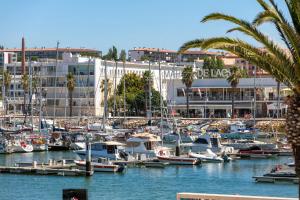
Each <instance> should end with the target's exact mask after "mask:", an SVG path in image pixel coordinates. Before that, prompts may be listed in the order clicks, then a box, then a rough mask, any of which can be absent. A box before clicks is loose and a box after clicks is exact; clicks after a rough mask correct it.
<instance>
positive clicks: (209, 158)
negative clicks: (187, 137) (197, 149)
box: [188, 149, 224, 162]
mask: <svg viewBox="0 0 300 200" xmlns="http://www.w3.org/2000/svg"><path fill="white" fill-rule="evenodd" d="M188 155H189V157H190V158H198V159H200V160H201V161H202V162H224V160H223V158H221V157H220V156H217V155H216V154H215V153H214V152H212V151H211V150H210V149H207V150H206V153H205V154H201V153H193V152H190V153H189V154H188Z"/></svg>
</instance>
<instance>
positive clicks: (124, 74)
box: [123, 61, 126, 122]
mask: <svg viewBox="0 0 300 200" xmlns="http://www.w3.org/2000/svg"><path fill="white" fill-rule="evenodd" d="M125 62H126V61H123V85H124V87H123V90H124V91H123V95H124V96H123V98H124V100H123V101H124V122H125V120H126V80H125V78H126V72H125Z"/></svg>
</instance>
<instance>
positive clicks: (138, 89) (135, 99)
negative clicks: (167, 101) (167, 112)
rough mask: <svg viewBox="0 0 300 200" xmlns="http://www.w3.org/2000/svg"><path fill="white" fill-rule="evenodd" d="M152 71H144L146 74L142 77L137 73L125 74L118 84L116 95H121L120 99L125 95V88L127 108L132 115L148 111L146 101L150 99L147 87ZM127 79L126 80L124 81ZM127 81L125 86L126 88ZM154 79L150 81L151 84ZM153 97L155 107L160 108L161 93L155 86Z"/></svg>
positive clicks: (152, 89) (152, 90)
mask: <svg viewBox="0 0 300 200" xmlns="http://www.w3.org/2000/svg"><path fill="white" fill-rule="evenodd" d="M149 75H150V73H149V71H148V72H147V71H146V72H145V73H144V76H142V77H140V76H138V75H137V74H135V73H128V74H125V75H123V77H122V78H121V80H120V82H119V84H118V86H117V93H116V95H118V96H119V99H123V100H124V97H123V98H121V97H122V96H124V89H125V103H126V105H127V106H126V109H127V110H128V112H129V113H130V114H131V115H141V114H144V113H145V112H146V105H147V103H146V101H148V98H149V96H148V91H147V90H146V89H145V88H147V87H149V84H148V81H147V80H148V78H147V76H149ZM124 79H125V81H124ZM124 83H125V88H124ZM152 83H153V81H150V85H151V84H152ZM151 92H152V98H151V104H152V107H153V108H159V106H160V94H159V92H157V91H156V90H154V88H151Z"/></svg>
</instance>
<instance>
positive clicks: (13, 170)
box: [0, 166, 85, 176]
mask: <svg viewBox="0 0 300 200" xmlns="http://www.w3.org/2000/svg"><path fill="white" fill-rule="evenodd" d="M0 173H9V174H28V175H56V176H85V171H84V170H79V169H64V168H62V169H55V168H46V167H45V168H40V167H39V168H34V167H7V166H0Z"/></svg>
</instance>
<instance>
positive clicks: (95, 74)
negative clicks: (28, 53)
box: [4, 53, 183, 116]
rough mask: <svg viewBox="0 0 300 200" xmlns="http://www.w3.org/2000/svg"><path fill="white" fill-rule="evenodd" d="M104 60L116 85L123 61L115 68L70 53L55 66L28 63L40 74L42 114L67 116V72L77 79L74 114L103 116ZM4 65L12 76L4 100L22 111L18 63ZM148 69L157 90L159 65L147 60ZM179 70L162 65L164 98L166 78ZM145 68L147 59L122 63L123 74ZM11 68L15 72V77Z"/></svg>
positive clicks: (177, 75)
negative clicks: (42, 96) (43, 103)
mask: <svg viewBox="0 0 300 200" xmlns="http://www.w3.org/2000/svg"><path fill="white" fill-rule="evenodd" d="M105 63H106V66H107V77H108V79H109V80H110V81H111V82H112V83H114V78H115V77H116V82H117V85H118V83H119V81H120V79H121V78H122V76H123V75H124V71H123V63H122V62H118V63H117V66H118V67H117V69H116V63H115V62H114V61H104V60H101V59H98V58H87V57H81V56H79V55H72V54H70V53H65V54H63V60H59V61H58V63H57V69H56V62H55V60H52V61H50V62H31V66H32V68H33V71H34V72H33V74H34V76H35V77H40V79H39V78H38V80H40V84H39V86H38V89H37V90H39V91H43V92H44V94H45V97H44V99H45V109H44V115H46V116H54V115H55V116H65V115H67V116H68V115H69V98H68V97H69V95H68V89H67V87H66V83H67V78H66V76H67V74H68V73H69V72H72V73H73V74H74V77H75V79H76V87H75V90H74V91H73V102H72V103H73V116H89V115H90V116H102V114H103V98H104V94H103V92H101V82H102V81H103V80H104V77H105ZM28 65H29V63H26V67H27V70H28ZM4 68H5V69H7V70H9V71H10V73H11V75H12V82H11V86H10V88H9V91H8V93H9V96H8V97H7V98H6V99H7V100H8V103H9V104H10V105H16V107H17V111H19V112H21V107H22V104H23V94H24V93H23V89H22V86H21V63H19V62H15V63H10V64H6V65H5V66H4ZM150 68H151V72H152V73H153V76H154V77H153V79H154V88H155V89H156V90H158V91H159V65H158V63H150ZM182 69H183V66H175V65H174V64H165V63H164V64H161V77H162V96H163V98H165V99H166V97H167V93H168V84H167V83H168V81H169V80H172V79H174V78H175V79H181V71H182ZM147 70H149V63H148V62H134V63H132V62H126V64H125V73H136V74H137V75H140V76H142V75H143V73H144V72H145V71H147ZM14 71H16V75H15V76H14ZM14 77H15V79H14ZM14 80H15V82H14ZM14 83H15V84H14ZM113 88H114V86H113ZM113 88H112V89H113ZM27 96H28V95H27ZM36 96H37V97H36V99H38V96H39V94H37V95H36ZM27 100H28V99H27ZM55 100H56V101H55ZM54 104H55V105H54Z"/></svg>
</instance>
